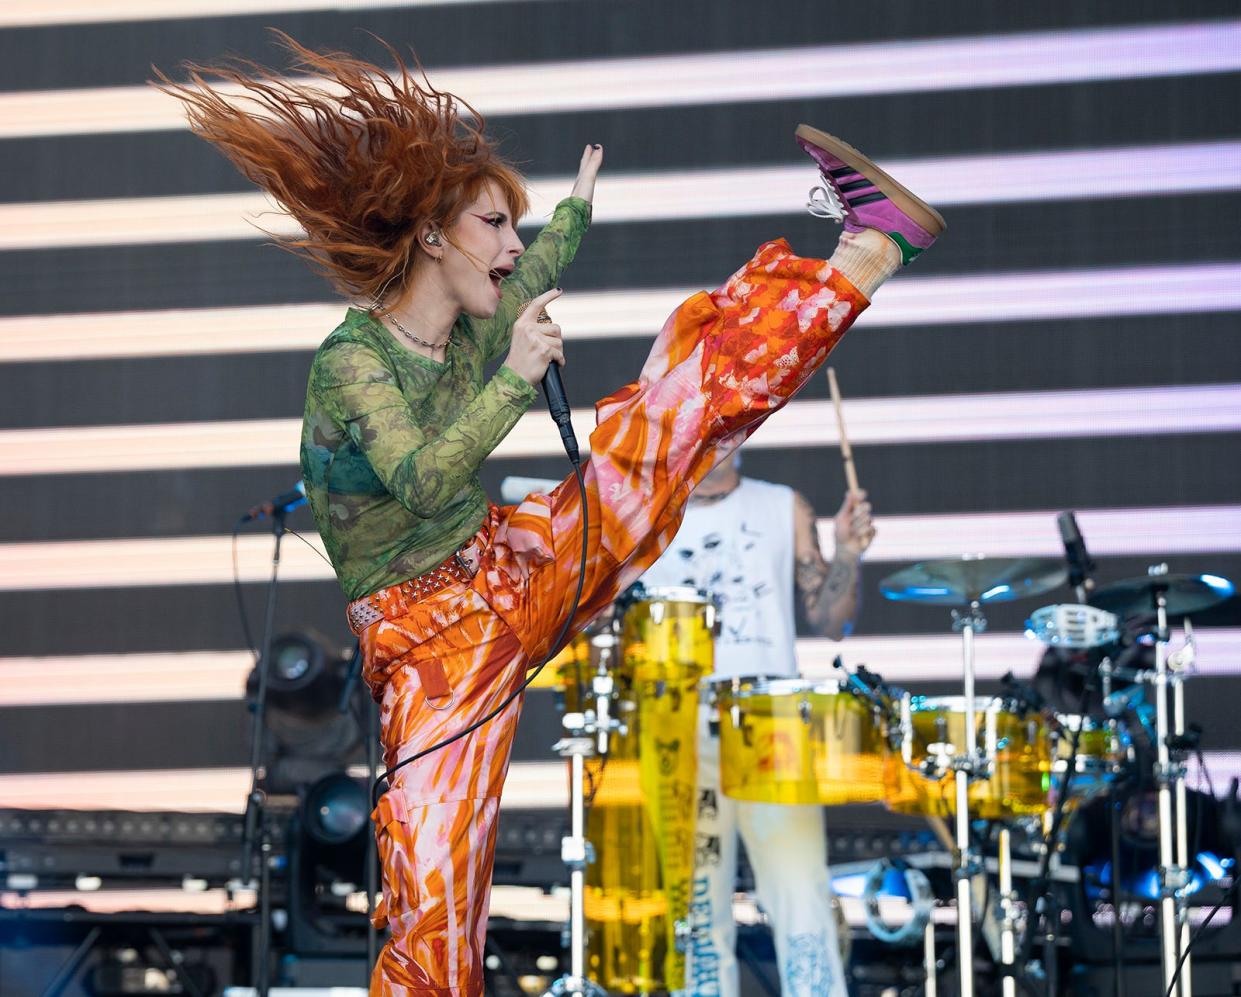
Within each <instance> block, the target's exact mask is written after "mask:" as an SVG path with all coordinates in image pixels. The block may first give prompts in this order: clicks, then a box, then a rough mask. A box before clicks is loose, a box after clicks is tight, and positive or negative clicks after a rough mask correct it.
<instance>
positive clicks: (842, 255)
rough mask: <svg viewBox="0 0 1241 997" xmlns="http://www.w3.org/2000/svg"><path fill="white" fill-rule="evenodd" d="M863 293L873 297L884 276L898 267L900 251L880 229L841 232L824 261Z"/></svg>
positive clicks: (890, 273) (899, 264) (890, 274)
mask: <svg viewBox="0 0 1241 997" xmlns="http://www.w3.org/2000/svg"><path fill="white" fill-rule="evenodd" d="M827 262H828V263H830V264H831V265H832V266H833V267H835V268H836V269H837V270H839V271H840V272H841V273H842V274H844V275H845V278H846V279H847V280H848V281H849V283H850V284H852V285H853V286H854V287H856V288H857V289H858V290H859V291H861V292H862V293H863V294H864V295H866V297H868V298H873V297H874V296H875V292H876V291H877V290H879V285H881V284H882V283H883V282H884V281H885V280H887V279H888V278H889V277H891V276H892V275H893V274H894V273H896V271H897V270H899V269H900V268H901V251H900V250H899V249H897V248H896V245H895V244H894V243H893V242H892V240H891V239H889V238H888V237H887V236H885V235H884V234H883V233H882V232H877V231H875V230H874V229H869V228H868V229H863V230H862V231H861V232H842V233H841V236H840V241H839V242H838V243H836V252H834V253H832V258H831V259H830V260H828V261H827Z"/></svg>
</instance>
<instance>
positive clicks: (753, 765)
mask: <svg viewBox="0 0 1241 997" xmlns="http://www.w3.org/2000/svg"><path fill="white" fill-rule="evenodd" d="M711 689H712V695H713V698H714V701H715V704H716V706H717V707H718V709H719V724H720V786H721V788H722V789H723V791H724V793H725V794H726V795H728V796H731V797H733V798H734V799H738V800H750V801H752V802H756V803H819V804H827V805H832V804H839V803H871V802H874V801H876V800H882V799H883V756H884V731H883V727H882V724H881V723H880V722H879V720H878V718H876V717H875V716H874V713H873V711H872V709H871V707H870V706H869V705H868V704H866V703H864V702H862V701H861V700H860V699H858V698H857V697H856V696H854V695H853V694H852V693H851V692H849V691H848V690H847V689H845V688H844V687H843V686H842V685H841V684H840V683H838V682H835V681H822V682H808V681H803V680H802V679H791V678H790V679H782V678H763V677H759V676H749V677H745V678H734V679H720V680H718V681H715V682H712V683H711Z"/></svg>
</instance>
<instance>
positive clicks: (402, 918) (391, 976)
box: [361, 240, 868, 997]
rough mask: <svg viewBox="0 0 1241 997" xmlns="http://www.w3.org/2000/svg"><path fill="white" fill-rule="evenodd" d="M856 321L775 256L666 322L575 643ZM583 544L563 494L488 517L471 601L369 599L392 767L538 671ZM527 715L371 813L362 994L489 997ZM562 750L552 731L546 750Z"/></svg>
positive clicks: (637, 404) (451, 592) (444, 753)
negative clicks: (507, 833)
mask: <svg viewBox="0 0 1241 997" xmlns="http://www.w3.org/2000/svg"><path fill="white" fill-rule="evenodd" d="M867 304H868V302H867V300H866V298H865V297H864V296H863V295H862V294H861V293H860V292H859V291H857V290H856V289H855V288H854V287H853V286H852V285H851V284H850V283H849V282H848V281H847V280H845V279H844V277H843V276H842V275H841V274H840V273H839V272H838V271H836V270H834V269H833V268H832V267H831V266H830V265H829V264H828V263H826V262H824V261H823V260H813V259H803V258H800V257H797V256H795V255H793V253H792V251H791V250H790V249H789V247H788V244H787V243H785V242H784V241H783V240H777V241H774V242H769V243H767V244H765V245H764V246H762V247H761V248H760V249H759V250H758V253H757V254H756V255H755V256H754V258H753V259H752V260H751V261H750V262H749V263H747V264H746V265H745V266H744V267H743V268H742V269H741V270H739V271H738V272H737V273H736V274H734V275H733V276H732V277H731V278H730V279H729V280H728V282H727V283H726V284H725V285H724V286H723V287H722V288H721V289H720V290H718V291H716V292H715V293H714V294H707V293H700V294H696V295H694V296H693V297H691V298H690V299H689V300H688V301H686V302H685V303H684V304H682V305H681V306H680V307H679V308H678V309H677V310H676V312H674V313H673V315H672V316H671V317H670V318H669V319H668V321H667V323H666V324H665V325H664V328H663V330H662V331H661V332H660V334H659V336H658V337H657V339H656V341H655V345H654V347H653V348H652V350H651V354H650V357H649V358H648V360H647V362H646V364H645V365H644V366H643V369H642V373H641V376H640V377H639V379H638V380H637V381H635V382H634V383H632V384H629V385H627V386H626V387H624V388H622V389H621V390H620V391H618V392H616V393H615V394H613V395H612V396H610V397H608V398H605V399H604V400H603V401H601V402H599V403H598V405H597V406H596V409H597V417H598V425H597V428H596V429H595V431H594V432H593V433H592V434H591V437H590V458H589V461H588V462H587V466H586V468H585V480H586V494H587V502H588V505H589V536H588V541H589V551H590V557H589V561H588V563H587V566H586V572H587V575H586V581H585V585H584V589H583V595H582V600H581V605H580V606H579V607H578V610H577V615H576V618H575V620H574V625H575V627H578V628H580V627H581V626H584V625H585V624H586V622H588V621H589V620H590V619H591V618H592V617H594V616H595V615H596V614H597V613H598V612H599V611H600V610H601V609H603V608H604V607H605V606H606V605H607V604H608V603H610V602H611V601H612V600H613V599H614V598H615V596H616V594H617V593H618V592H619V591H620V590H621V589H623V588H624V587H625V586H627V585H629V584H631V583H632V582H633V581H635V580H636V579H637V578H638V576H639V575H641V573H642V571H643V570H644V569H645V568H647V567H648V566H649V565H650V564H651V563H653V562H654V561H655V560H656V558H657V557H658V556H659V554H660V553H661V552H662V551H663V549H664V548H665V547H666V546H667V544H668V543H670V542H671V540H672V538H673V536H674V534H675V533H676V530H677V527H678V526H679V525H680V521H681V516H682V511H683V508H684V504H685V500H686V498H687V497H688V495H689V493H690V491H691V490H692V488H693V487H694V486H695V485H696V484H697V483H698V482H699V481H701V480H702V478H703V477H704V476H705V475H706V474H707V472H708V471H710V469H711V468H712V467H714V466H715V464H716V463H717V462H718V461H719V460H721V459H722V458H723V457H724V456H725V455H727V454H729V453H731V452H732V451H733V450H734V449H735V448H736V447H737V446H738V445H740V443H741V442H742V441H743V440H744V439H745V438H746V437H747V436H749V434H750V433H752V432H753V431H754V430H755V429H757V428H758V426H759V424H760V423H761V422H762V421H763V419H765V418H766V417H767V416H768V415H770V414H771V413H772V412H774V411H775V410H776V409H778V408H779V407H780V406H781V405H783V404H784V403H785V402H786V401H787V400H788V399H789V398H790V397H791V396H792V395H793V394H794V393H795V392H796V391H797V390H798V389H799V388H800V387H801V386H802V385H803V384H804V383H805V382H806V380H807V378H809V376H810V375H811V374H812V373H813V372H814V371H815V370H816V369H817V368H818V367H819V366H820V365H821V364H822V362H823V361H824V359H826V357H827V355H828V353H829V352H830V351H831V349H832V348H833V347H834V346H835V345H836V343H837V342H838V341H839V339H840V337H841V336H842V335H843V334H844V332H845V330H846V329H847V328H848V327H849V325H850V324H851V323H852V322H853V320H854V319H855V318H856V317H857V315H858V314H859V313H860V312H861V311H862V309H863V308H865V307H866V305H867ZM581 529H582V510H581V501H580V497H579V493H578V487H577V483H576V481H575V479H574V478H573V477H572V476H570V477H569V478H568V479H566V480H565V481H564V482H563V483H562V484H561V485H559V486H558V487H557V488H556V489H555V490H554V491H552V493H551V494H550V495H531V496H530V497H529V498H527V499H526V500H525V501H524V502H522V503H521V505H518V506H512V507H506V508H502V509H501V508H495V507H493V508H492V509H491V512H490V515H489V516H488V518H487V520H486V522H485V523H484V524H483V526H482V528H481V530H480V533H479V536H480V538H481V540H482V547H483V552H482V556H481V561H480V565H479V568H478V571H477V574H476V575H475V576H474V577H473V579H472V581H470V582H469V583H462V582H458V583H455V584H451V585H449V586H448V587H446V588H444V589H441V590H440V591H438V592H436V593H434V594H432V595H430V596H426V597H423V598H422V599H419V600H414V599H413V598H411V597H409V596H407V595H405V594H404V593H403V592H402V591H401V590H400V589H399V588H398V587H395V586H394V587H392V588H389V589H384V590H382V591H381V592H380V593H378V595H377V603H378V606H379V608H380V609H381V610H382V612H383V614H384V619H383V620H382V621H380V622H377V623H375V624H373V625H371V626H370V627H369V628H367V629H366V630H364V631H363V633H362V634H361V641H362V649H363V653H364V655H365V675H366V679H367V681H368V683H369V684H370V687H371V690H372V692H373V693H374V695H375V697H376V698H377V699H378V700H379V701H380V703H381V708H380V716H381V720H382V730H383V746H384V752H385V755H384V758H385V761H386V763H387V764H388V765H389V766H392V765H394V764H396V763H397V762H398V761H399V760H400V759H402V758H405V757H408V756H409V755H411V754H413V753H414V752H416V751H417V750H419V749H420V748H424V747H428V746H430V745H431V744H433V743H436V742H438V741H440V740H441V739H443V738H445V737H447V736H449V735H451V734H453V733H455V732H457V731H459V730H461V729H462V728H463V727H465V726H467V725H468V724H470V723H471V722H473V721H475V720H477V719H478V718H479V717H482V716H483V715H484V714H486V713H487V712H488V711H490V710H491V709H493V708H495V707H496V706H497V705H498V704H499V703H500V701H501V700H502V699H503V698H504V697H505V696H507V695H509V694H510V693H511V692H512V691H513V690H514V689H515V688H516V687H517V686H518V685H519V684H520V683H521V681H522V680H523V678H524V677H525V675H526V672H527V669H528V668H530V667H531V666H533V665H534V664H537V663H538V662H539V661H540V660H542V658H543V657H544V655H546V654H547V652H548V650H549V645H550V643H551V641H552V640H553V639H554V638H555V636H556V634H557V632H558V630H559V628H560V626H561V624H562V621H563V619H564V617H565V615H566V614H567V613H569V612H570V610H571V608H572V600H573V594H574V590H575V587H576V584H577V575H578V563H579V554H580V549H581V542H582V533H581ZM572 632H574V631H572V630H571V631H570V633H572ZM520 711H521V700H520V698H519V699H517V700H514V702H513V703H512V705H511V706H510V707H509V708H508V709H506V710H505V711H504V712H503V713H501V714H500V715H499V716H498V717H497V718H496V719H494V720H493V721H491V722H490V723H488V724H485V725H484V726H483V727H481V728H480V729H479V730H477V731H475V732H474V733H472V734H470V735H468V736H466V737H464V738H462V739H461V740H459V741H457V742H455V743H453V744H451V745H449V746H448V747H446V748H444V749H442V750H440V751H438V752H435V753H434V754H432V755H429V756H427V757H426V758H424V759H420V760H419V761H417V762H414V763H412V764H411V765H407V766H405V767H404V768H403V769H401V770H400V772H399V773H398V774H397V775H396V776H395V777H394V780H393V785H392V787H391V788H390V789H389V790H388V792H387V793H386V794H385V795H384V796H383V798H382V799H381V800H380V802H379V806H378V807H377V808H376V809H375V814H374V820H375V823H376V834H377V837H378V842H379V855H380V859H381V861H382V863H383V884H384V895H383V900H382V902H381V903H380V905H379V908H378V910H377V912H376V915H375V917H376V921H377V923H378V924H379V925H380V926H384V925H386V926H387V927H388V928H389V930H390V931H391V939H390V941H389V942H388V944H387V945H386V946H385V947H384V949H383V952H382V954H381V955H380V958H379V962H378V964H377V965H376V966H375V970H374V974H373V976H372V978H371V993H373V994H394V995H401V997H406V995H414V994H418V995H429V994H435V995H441V997H448V995H453V997H476V995H480V994H482V992H483V954H484V953H483V946H484V941H485V932H486V923H487V909H488V903H489V898H490V889H491V872H492V863H493V858H494V851H495V836H496V820H497V816H498V812H499V808H500V793H501V791H502V790H503V788H504V779H505V775H506V773H507V771H508V764H509V752H510V749H511V747H512V741H513V732H514V730H515V728H516V726H517V719H518V716H519V715H520ZM558 735H559V731H558V730H549V731H547V739H548V742H549V744H550V743H551V742H552V741H554V740H555V739H556V738H557V737H558Z"/></svg>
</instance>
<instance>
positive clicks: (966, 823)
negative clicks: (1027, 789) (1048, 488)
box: [951, 599, 987, 997]
mask: <svg viewBox="0 0 1241 997" xmlns="http://www.w3.org/2000/svg"><path fill="white" fill-rule="evenodd" d="M952 629H953V630H958V631H960V633H961V653H962V662H963V664H964V672H965V689H964V692H965V745H964V748H965V751H964V753H963V754H961V753H958V754H957V755H956V756H954V757H953V759H952V763H951V767H952V770H953V772H954V774H955V778H956V835H957V842H956V844H957V868H956V869H955V870H954V876H955V878H956V884H957V975H958V977H959V978H960V981H961V982H960V992H961V997H974V924H973V919H974V903H973V896H972V894H971V885H970V880H971V878H972V877H973V875H974V873H975V872H976V871H977V866H978V861H977V856H976V855H975V854H974V850H973V847H972V845H971V844H970V817H969V790H970V780H971V779H972V778H974V777H975V775H976V774H979V773H981V771H982V769H984V768H985V767H986V762H985V760H984V759H980V758H979V757H978V731H977V729H976V727H975V724H976V719H977V718H976V716H975V710H974V705H975V704H974V635H975V634H980V633H983V632H984V631H985V630H986V629H987V620H986V617H984V616H983V614H982V607H981V606H980V605H979V603H978V600H977V599H975V600H973V601H972V602H971V603H970V608H969V610H968V611H966V612H960V611H958V610H956V609H954V610H953V611H952Z"/></svg>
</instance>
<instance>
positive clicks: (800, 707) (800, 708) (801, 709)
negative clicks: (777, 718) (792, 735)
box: [797, 699, 811, 727]
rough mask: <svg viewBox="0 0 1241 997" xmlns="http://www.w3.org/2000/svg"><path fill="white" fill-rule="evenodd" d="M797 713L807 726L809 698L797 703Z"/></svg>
mask: <svg viewBox="0 0 1241 997" xmlns="http://www.w3.org/2000/svg"><path fill="white" fill-rule="evenodd" d="M797 715H798V716H799V717H801V722H802V723H803V724H805V725H806V726H807V727H809V726H810V719H811V709H810V700H808V699H803V700H802V701H801V702H800V703H798V704H797Z"/></svg>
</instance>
